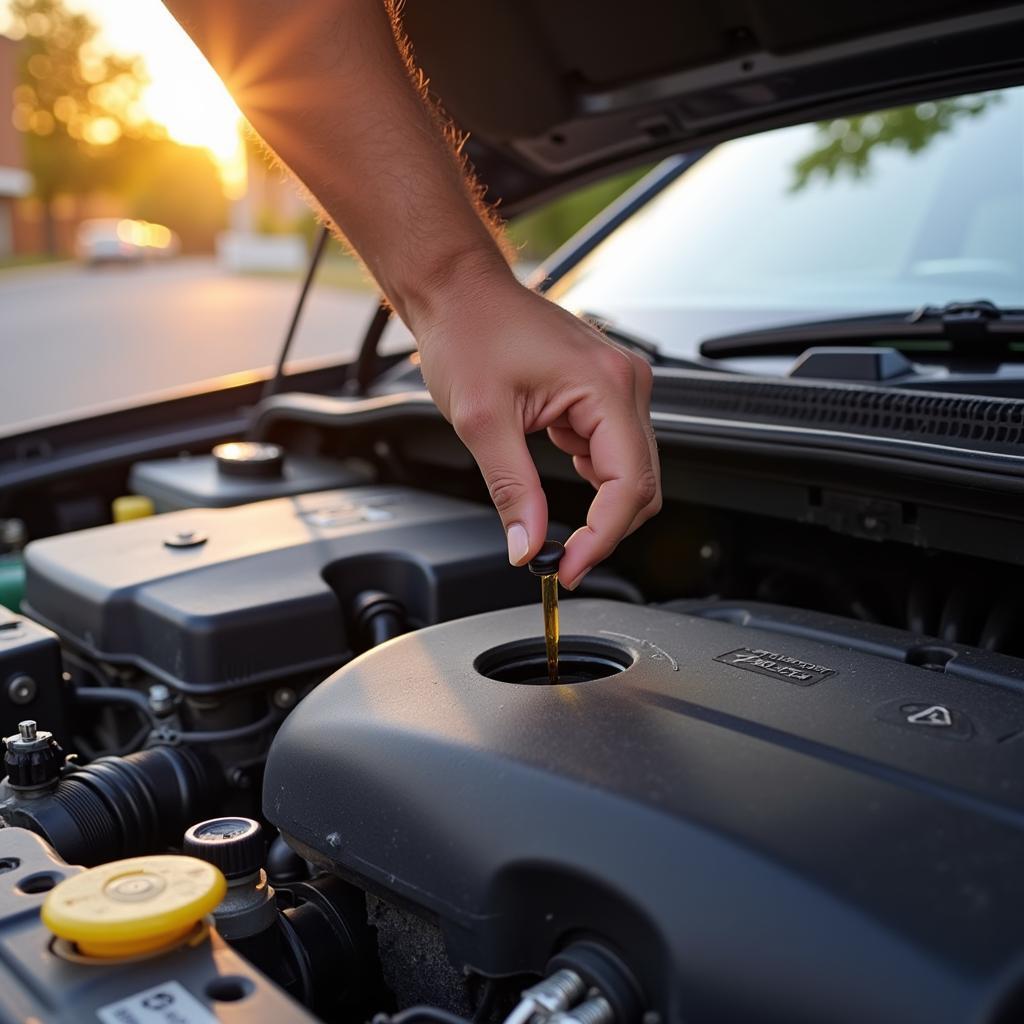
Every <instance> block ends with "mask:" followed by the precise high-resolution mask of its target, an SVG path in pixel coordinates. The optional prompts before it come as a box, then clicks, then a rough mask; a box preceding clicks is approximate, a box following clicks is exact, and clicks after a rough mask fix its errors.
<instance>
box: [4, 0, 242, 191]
mask: <svg viewBox="0 0 1024 1024" xmlns="http://www.w3.org/2000/svg"><path fill="white" fill-rule="evenodd" d="M65 4H66V6H67V7H68V9H69V10H73V11H80V12H82V13H84V14H87V15H89V16H90V17H91V18H92V19H93V20H94V21H95V22H96V24H97V25H98V26H99V28H100V35H99V36H98V38H97V45H98V48H100V49H102V50H106V51H108V52H111V51H112V52H114V53H118V54H122V55H136V56H139V57H141V58H142V60H143V62H144V63H145V66H146V71H147V73H148V75H149V78H150V81H149V82H148V83H147V85H146V86H145V88H144V90H143V93H142V97H141V102H142V104H143V107H144V109H145V112H146V114H147V115H148V116H149V117H150V118H151V119H152V120H153V121H154V122H155V123H157V124H159V125H161V126H163V127H164V128H165V129H166V131H167V134H168V135H169V136H170V138H172V139H174V140H175V141H176V142H180V143H182V144H183V145H189V146H201V147H203V148H205V149H207V150H208V151H209V152H210V154H211V155H212V156H213V158H214V160H215V161H216V163H217V167H218V170H219V172H220V176H221V181H222V183H223V186H224V191H225V193H226V194H227V195H228V196H229V197H230V198H237V197H238V196H240V195H242V194H244V192H245V185H246V159H245V146H244V142H243V138H242V124H243V120H242V115H241V113H240V112H239V110H238V107H237V106H236V105H235V102H234V100H232V98H231V96H230V94H229V93H228V91H227V89H226V88H225V87H224V84H223V83H222V82H221V80H220V79H219V78H218V77H217V75H216V73H215V72H214V70H213V69H212V68H211V67H210V65H209V64H208V63H207V62H206V59H205V58H204V57H203V55H202V54H201V53H200V52H199V50H198V48H197V47H196V46H195V44H194V43H193V42H192V40H191V39H189V37H188V35H187V34H186V33H185V31H184V30H183V29H182V28H181V26H180V25H178V23H177V22H176V21H175V20H174V18H172V17H171V15H170V13H169V12H168V10H167V9H166V8H165V7H164V5H163V4H162V3H161V2H160V0H65ZM2 7H3V0H0V15H2V13H3V10H2ZM0 21H2V18H0ZM3 27H4V26H3V25H2V24H0V31H2V29H3Z"/></svg>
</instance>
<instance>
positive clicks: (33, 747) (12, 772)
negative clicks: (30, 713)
mask: <svg viewBox="0 0 1024 1024" xmlns="http://www.w3.org/2000/svg"><path fill="white" fill-rule="evenodd" d="M33 724H34V723H33ZM4 748H5V749H4V774H5V775H6V776H7V782H8V784H9V785H10V786H11V787H12V788H14V789H23V790H30V789H48V788H51V787H53V786H56V785H57V783H58V782H59V781H60V776H61V769H62V768H63V767H64V751H63V750H62V749H61V747H60V744H59V743H58V742H57V741H56V740H55V739H54V738H53V735H52V734H51V733H48V732H43V731H40V732H38V733H36V734H35V736H34V738H33V739H32V740H31V741H28V742H26V741H25V740H24V739H22V737H21V736H20V735H18V734H17V733H15V734H14V735H13V736H7V737H5V739H4Z"/></svg>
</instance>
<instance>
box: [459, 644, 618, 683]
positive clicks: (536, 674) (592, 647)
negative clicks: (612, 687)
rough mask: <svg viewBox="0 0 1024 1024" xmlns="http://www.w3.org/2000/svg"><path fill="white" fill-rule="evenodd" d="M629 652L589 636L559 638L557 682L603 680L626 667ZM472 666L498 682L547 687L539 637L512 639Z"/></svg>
mask: <svg viewBox="0 0 1024 1024" xmlns="http://www.w3.org/2000/svg"><path fill="white" fill-rule="evenodd" d="M635 660H636V658H635V656H634V654H633V652H632V651H630V650H628V649H627V648H625V647H620V646H619V645H618V644H614V643H611V642H609V641H607V640H599V639H597V638H596V637H592V636H563V637H562V639H561V642H560V645H559V653H558V682H559V684H563V683H585V682H589V681H590V680H592V679H604V678H606V677H607V676H612V675H615V674H616V673H617V672H622V671H623V670H624V669H627V668H629V667H630V665H632V664H633V662H634V661H635ZM473 667H474V668H475V669H476V670H477V672H479V673H480V674H481V675H482V676H487V678H488V679H494V680H496V681H497V682H499V683H526V684H528V685H536V686H548V685H550V684H549V680H548V663H547V653H546V650H545V647H544V638H543V637H532V638H530V639H529V640H516V641H514V642H513V643H510V644H502V645H501V646H500V647H492V648H491V649H490V650H488V651H484V652H483V653H482V654H480V655H479V656H478V657H477V659H476V661H475V662H474V663H473Z"/></svg>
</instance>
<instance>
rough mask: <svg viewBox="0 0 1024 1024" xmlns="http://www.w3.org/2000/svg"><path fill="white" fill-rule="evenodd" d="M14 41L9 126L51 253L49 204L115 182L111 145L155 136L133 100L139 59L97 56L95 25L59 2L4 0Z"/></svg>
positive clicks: (141, 76)
mask: <svg viewBox="0 0 1024 1024" xmlns="http://www.w3.org/2000/svg"><path fill="white" fill-rule="evenodd" d="M10 13H11V15H12V17H13V25H14V34H15V35H16V36H17V37H22V39H23V42H22V54H21V81H20V84H19V85H18V86H17V88H16V89H15V92H14V112H13V117H14V124H15V126H16V127H17V128H19V129H20V130H22V131H23V132H25V133H26V155H27V159H28V169H29V171H30V172H31V174H32V177H33V180H34V182H35V195H36V196H37V198H38V199H39V200H40V201H41V202H42V204H43V211H44V225H45V234H46V245H47V249H48V250H49V251H50V252H53V251H54V250H55V248H56V233H55V229H54V217H53V202H54V200H55V199H56V198H57V196H59V195H64V194H71V195H81V194H83V193H86V192H90V191H92V190H94V189H95V188H97V187H99V186H104V187H110V186H111V185H113V184H116V182H117V179H118V174H119V168H120V163H119V160H118V157H119V150H120V149H121V147H120V146H119V145H118V143H119V142H121V141H122V140H124V139H126V138H128V139H144V138H147V137H153V136H154V135H157V134H159V132H158V129H157V128H156V126H154V125H153V124H152V123H151V122H150V121H149V120H148V119H147V118H146V116H145V114H144V112H143V109H142V105H141V103H140V101H139V98H140V93H141V90H142V88H143V86H144V84H145V82H146V76H145V70H144V68H143V65H142V62H141V60H139V59H138V58H131V57H119V56H113V55H110V54H101V53H99V52H98V51H97V50H96V49H95V46H94V43H95V39H96V36H97V34H98V32H99V29H98V26H97V25H96V24H95V23H94V22H93V21H92V20H91V19H90V18H89V17H88V16H87V15H84V14H78V13H74V12H72V11H69V10H68V9H67V8H66V7H65V6H64V4H63V2H62V0H12V2H11V5H10Z"/></svg>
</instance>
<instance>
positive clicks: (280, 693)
mask: <svg viewBox="0 0 1024 1024" xmlns="http://www.w3.org/2000/svg"><path fill="white" fill-rule="evenodd" d="M296 699H297V694H296V693H295V691H294V690H293V689H292V688H291V687H289V686H282V687H281V688H280V689H279V690H275V691H274V696H273V697H272V698H271V700H273V702H274V707H276V708H280V709H281V710H282V711H287V710H288V709H289V708H292V707H294V706H295V701H296Z"/></svg>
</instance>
